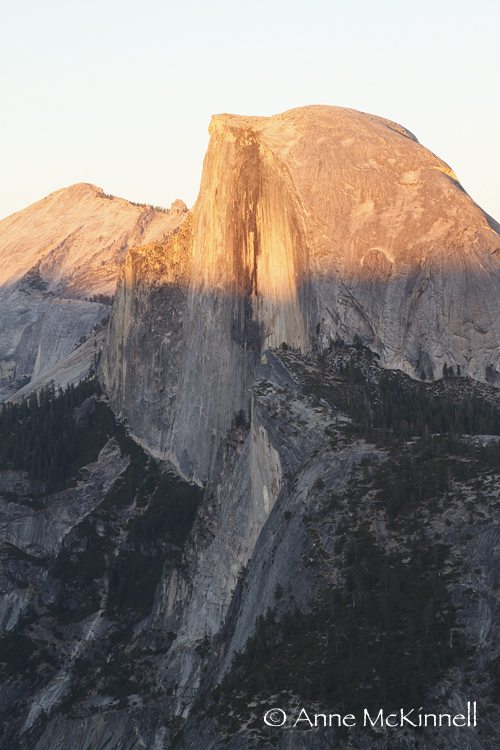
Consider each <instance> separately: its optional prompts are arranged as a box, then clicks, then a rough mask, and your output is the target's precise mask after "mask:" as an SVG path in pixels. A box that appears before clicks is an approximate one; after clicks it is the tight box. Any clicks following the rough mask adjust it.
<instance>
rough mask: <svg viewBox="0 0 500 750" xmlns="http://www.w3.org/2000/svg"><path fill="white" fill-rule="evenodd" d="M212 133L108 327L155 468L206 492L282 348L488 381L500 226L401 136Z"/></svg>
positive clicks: (356, 130)
mask: <svg viewBox="0 0 500 750" xmlns="http://www.w3.org/2000/svg"><path fill="white" fill-rule="evenodd" d="M210 133H211V139H210V144H209V148H208V153H207V155H206V158H205V163H204V169H203V176H202V182H201V188H200V194H199V198H198V200H197V202H196V205H195V207H194V208H193V210H192V212H191V214H190V217H189V222H187V223H186V224H185V227H184V231H183V234H182V239H179V238H178V237H176V238H175V239H173V240H171V241H170V242H167V243H166V244H165V245H164V246H163V248H162V247H156V249H154V250H151V251H148V250H147V249H145V250H143V251H141V252H137V251H136V252H134V253H133V254H131V255H129V257H128V258H127V261H126V264H125V269H124V271H123V272H122V276H121V281H120V284H119V289H118V300H117V304H116V305H115V308H114V311H113V316H112V323H111V327H110V334H109V340H108V347H107V351H106V356H105V360H104V366H103V376H104V380H105V382H106V384H107V389H108V392H109V394H110V396H111V399H112V403H113V405H114V407H115V408H116V410H117V412H118V413H120V414H121V415H122V416H124V417H126V418H127V420H128V423H129V425H130V428H131V430H132V432H133V434H134V435H135V436H136V437H137V438H138V439H139V440H140V441H141V442H143V443H144V445H146V446H147V448H148V449H149V450H150V451H152V452H153V453H155V454H156V455H159V456H163V457H166V458H168V459H170V460H172V461H173V463H174V464H175V465H176V466H177V467H178V468H179V470H180V471H181V472H182V473H183V474H184V475H185V476H187V477H191V478H192V477H194V478H195V479H197V480H199V481H204V480H205V479H206V478H207V477H208V476H209V473H210V468H211V467H212V466H213V462H214V460H215V454H216V451H217V446H218V443H219V440H220V438H221V436H223V435H225V434H226V432H227V431H228V429H229V428H230V426H231V422H232V419H233V417H234V414H235V413H236V412H238V411H239V410H240V409H244V410H248V408H249V400H250V396H249V386H250V384H251V382H252V379H253V374H252V373H253V371H254V368H255V365H256V363H257V362H258V359H259V354H260V351H261V350H262V349H263V348H267V347H277V346H279V345H280V344H281V343H282V342H286V343H287V344H288V345H289V346H291V347H296V348H299V349H301V350H303V351H308V350H310V349H312V348H318V349H319V350H325V349H327V348H328V346H329V345H330V343H331V342H332V340H334V339H335V338H336V337H338V336H339V337H341V338H343V339H346V340H352V339H353V338H354V336H355V335H359V336H360V337H361V338H362V340H363V341H364V342H365V343H366V344H368V345H369V346H370V348H371V349H372V350H373V351H375V352H377V353H378V354H379V355H380V357H381V360H382V362H383V364H384V365H385V366H387V367H397V368H399V369H402V370H403V371H406V372H408V373H410V374H412V375H413V376H417V377H421V378H426V379H433V378H437V377H441V374H442V371H443V366H444V365H445V364H446V365H447V367H448V366H453V367H454V368H455V369H456V367H457V366H459V367H460V368H461V372H462V374H465V373H467V374H469V375H471V376H473V377H475V378H478V379H485V377H486V376H487V377H488V378H490V379H495V378H496V377H497V370H498V369H500V347H499V343H500V301H499V300H500V295H499V291H500V236H499V234H498V233H497V231H496V229H498V225H496V224H495V222H494V221H493V220H492V219H490V218H489V217H488V216H487V215H486V214H484V213H483V212H482V211H481V209H480V208H479V207H478V206H477V205H476V204H475V203H474V202H473V201H472V200H471V198H470V197H469V196H468V195H467V194H466V193H465V191H464V190H463V188H462V187H461V185H460V183H459V182H458V180H457V178H456V177H455V175H454V173H453V172H452V170H451V169H450V168H449V167H448V165H446V164H445V163H444V162H442V161H441V160H440V159H438V158H437V157H436V156H434V155H433V154H432V153H430V152H429V151H428V150H426V149H425V148H424V147H423V146H421V145H420V144H419V143H418V141H417V140H416V139H415V137H414V136H413V135H412V134H411V133H410V132H408V131H407V130H405V129H404V128H402V127H401V126H399V125H396V124H395V123H392V122H389V121H387V120H384V119H381V118H377V117H374V116H371V115H367V114H363V113H360V112H356V111H353V110H345V109H339V108H335V107H306V108H302V109H296V110H291V111H289V112H285V113H284V114H282V115H278V116H276V117H271V118H256V117H239V116H232V115H219V116H216V117H214V118H213V120H212V123H211V125H210ZM495 227H496V229H495ZM181 244H182V247H181ZM150 255H151V257H149V256H150ZM139 311H140V314H137V313H138V312H139ZM151 327H153V329H154V332H153V335H148V336H146V335H145V334H146V333H149V334H150V333H151ZM145 361H147V362H148V363H150V365H151V368H150V371H149V372H148V373H146V375H145V368H144V366H143V363H144V362H145ZM166 363H168V364H166ZM147 369H148V370H149V367H148V368H147ZM132 394H137V395H138V397H139V398H138V399H137V398H132Z"/></svg>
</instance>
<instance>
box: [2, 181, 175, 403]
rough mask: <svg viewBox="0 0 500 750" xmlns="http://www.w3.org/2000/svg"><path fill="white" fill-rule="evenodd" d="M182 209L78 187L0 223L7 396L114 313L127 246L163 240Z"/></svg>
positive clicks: (52, 365) (4, 388) (51, 365)
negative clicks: (108, 299)
mask: <svg viewBox="0 0 500 750" xmlns="http://www.w3.org/2000/svg"><path fill="white" fill-rule="evenodd" d="M184 212H185V206H183V205H182V204H176V205H175V206H174V207H173V209H172V210H171V211H168V212H164V211H160V210H157V209H154V208H152V207H150V206H138V205H134V204H132V203H129V202H128V201H125V200H122V199H120V198H115V197H113V196H107V195H105V194H104V193H103V191H102V190H100V189H99V188H96V187H94V186H93V185H87V184H78V185H73V186H72V187H69V188H65V189H63V190H59V191H57V192H55V193H52V194H51V195H49V196H47V197H46V198H44V199H43V200H41V201H39V202H38V203H35V204H33V205H32V206H30V207H28V208H26V209H25V210H23V211H20V212H18V213H16V214H13V215H12V216H9V217H8V218H6V219H4V220H3V221H0V396H1V397H2V398H5V397H8V396H10V395H12V394H13V393H14V392H15V391H16V390H17V389H19V388H20V387H23V386H26V384H27V383H29V382H30V381H31V380H32V379H38V378H40V377H42V376H43V374H44V373H45V372H47V371H48V370H53V369H54V368H57V365H58V363H59V362H61V361H62V360H63V359H64V358H65V357H66V356H67V355H68V354H70V352H71V351H72V350H73V349H74V348H75V347H76V346H77V345H78V343H79V342H80V340H81V339H83V338H85V337H87V336H88V335H89V333H90V332H91V331H92V329H93V327H94V326H95V325H96V324H98V323H99V322H100V321H101V320H102V319H103V318H104V317H105V316H107V315H108V314H109V304H108V305H106V304H102V302H103V301H104V302H106V299H104V300H103V297H104V298H106V297H111V296H112V295H113V294H114V290H115V285H116V279H117V276H118V270H119V266H120V263H121V260H122V258H123V256H124V255H125V253H126V251H127V249H128V248H129V247H131V246H133V245H135V244H138V243H142V242H144V241H149V240H153V239H157V238H160V239H161V238H163V237H164V236H166V235H167V234H168V233H169V232H170V231H171V230H172V228H173V227H175V226H177V224H178V223H179V221H180V220H181V219H182V217H183V215H184ZM96 295H101V297H97V299H98V300H99V301H98V302H96V301H95V299H96ZM56 379H57V378H56Z"/></svg>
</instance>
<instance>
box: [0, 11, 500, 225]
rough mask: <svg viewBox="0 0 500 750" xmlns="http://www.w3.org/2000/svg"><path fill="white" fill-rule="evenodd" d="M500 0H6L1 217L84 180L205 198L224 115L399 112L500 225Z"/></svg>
mask: <svg viewBox="0 0 500 750" xmlns="http://www.w3.org/2000/svg"><path fill="white" fill-rule="evenodd" d="M499 26H500V2H498V0H475V2H471V1H470V0H467V2H465V1H464V0H454V1H452V0H420V2H410V1H409V0H364V1H363V2H356V1H355V0H344V1H343V2H340V1H338V0H330V1H329V2H326V1H320V0H302V1H301V2H294V0H288V1H287V2H284V1H281V0H266V1H265V2H263V1H261V0H253V2H241V1H240V2H238V0H232V1H231V2H229V0H224V1H222V0H219V1H217V0H206V1H205V2H192V1H190V0H175V2H169V1H168V0H163V1H160V0H142V2H138V0H134V2H129V1H128V0H99V1H97V0H85V1H78V0H64V1H63V0H43V2H40V0H18V1H17V2H12V1H10V2H7V1H6V0H1V15H0V66H1V67H0V70H1V74H0V76H1V78H0V81H1V84H0V85H1V91H0V95H1V98H0V102H1V107H2V109H1V119H0V169H1V175H2V180H1V187H0V217H3V216H6V215H7V214H9V213H11V212H13V211H15V210H18V209H20V208H23V207H24V206H26V205H28V204H29V203H32V202H33V201H35V200H38V199H39V198H42V197H43V196H44V195H46V194H47V193H49V192H51V191H53V190H56V189H58V188H60V187H64V186H66V185H69V184H72V183H74V182H92V183H94V184H96V185H99V186H100V187H102V188H103V189H104V190H105V191H106V192H109V193H114V194H115V195H120V196H123V197H125V198H129V199H131V200H135V201H140V202H147V203H153V204H158V205H164V206H168V205H169V204H170V203H171V202H172V201H173V200H174V199H175V198H177V197H179V198H183V199H184V200H185V201H186V202H187V203H188V205H191V204H192V203H193V201H194V199H195V198H196V194H197V191H198V186H199V179H200V174H201V167H202V160H203V155H204V152H205V149H206V145H207V141H208V135H207V127H208V123H209V119H210V115H211V114H212V113H215V112H236V113H240V114H253V115H267V114H273V113H277V112H281V111H283V110H285V109H289V108H291V107H296V106H300V105H304V104H335V105H340V106H346V107H354V108H356V109H361V110H364V111H366V112H371V113H374V114H379V115H383V116H385V117H389V118H391V119H393V120H396V121H398V122H400V123H402V124H404V125H405V126H406V127H408V128H409V129H410V130H411V131H413V132H414V133H415V135H416V136H417V137H418V139H419V140H420V141H421V143H423V144H424V145H426V146H427V147H429V148H430V149H431V150H432V151H434V152H435V153H436V154H438V155H439V156H440V157H441V158H443V159H444V160H445V161H447V162H448V163H449V164H450V165H451V166H452V167H453V169H454V170H455V172H456V173H457V175H458V177H459V179H460V180H461V182H462V184H463V185H464V187H465V189H466V190H467V191H468V192H469V193H470V194H471V195H472V197H473V198H474V199H475V200H476V201H477V202H478V203H479V204H480V205H481V206H482V207H483V208H484V209H485V210H486V211H488V212H489V213H490V214H492V215H493V216H495V217H496V218H497V219H499V220H500V183H499V179H500V139H499V135H498V133H499V130H500V97H499V86H498V83H499V71H500V58H499V53H498V30H499Z"/></svg>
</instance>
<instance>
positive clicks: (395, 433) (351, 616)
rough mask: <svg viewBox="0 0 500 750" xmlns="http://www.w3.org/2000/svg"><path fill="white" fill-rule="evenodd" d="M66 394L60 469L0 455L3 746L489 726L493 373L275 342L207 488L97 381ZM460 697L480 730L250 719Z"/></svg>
mask: <svg viewBox="0 0 500 750" xmlns="http://www.w3.org/2000/svg"><path fill="white" fill-rule="evenodd" d="M89 389H90V395H88V393H89ZM60 398H61V397H59V400H60ZM65 398H66V399H69V400H68V404H69V405H70V411H71V413H73V415H74V417H73V419H74V420H75V424H76V426H77V427H76V429H77V431H78V435H79V440H78V443H77V444H78V451H77V454H76V456H75V457H73V459H72V463H71V464H70V465H69V466H68V470H67V471H66V473H65V476H66V479H65V481H64V483H63V485H58V486H54V484H53V480H51V478H50V477H49V478H48V479H47V478H46V477H43V476H42V477H41V478H40V477H38V476H37V474H36V471H35V473H33V470H30V471H28V472H26V470H25V469H24V470H23V467H22V464H20V463H19V459H18V463H17V464H16V463H15V462H14V464H12V465H11V466H10V468H7V467H6V466H5V464H3V466H4V468H3V470H2V471H1V472H0V481H1V482H2V486H1V492H0V494H1V496H2V503H1V507H0V539H1V540H2V550H1V551H2V558H3V566H2V570H3V577H2V580H1V586H2V609H1V612H2V626H3V628H4V635H3V637H2V638H0V662H1V664H2V670H3V675H4V678H3V680H2V685H1V697H2V701H1V703H2V709H1V711H2V714H3V721H2V723H1V726H2V731H3V735H2V736H1V738H0V746H1V747H5V748H9V749H10V748H14V747H16V748H19V750H35V749H36V750H55V749H56V748H60V749H61V750H69V748H73V747H81V748H85V749H86V750H87V749H88V750H132V749H133V748H138V747H143V748H146V749H147V750H170V749H171V748H172V749H173V748H182V749H183V750H184V749H185V750H202V749H203V750H209V749H210V748H216V747H221V746H224V747H230V748H233V749H234V750H247V748H264V747H269V748H271V747H276V748H283V750H284V749H285V748H294V750H314V749H315V748H326V747H339V748H348V747H349V748H359V750H367V749H368V748H371V749H372V750H388V748H392V747H398V748H401V750H415V749H416V748H419V750H424V749H425V750H430V748H436V747H441V748H445V749H446V750H452V749H453V750H456V748H464V750H465V748H474V750H493V748H495V747H496V746H497V740H498V737H499V736H500V734H499V732H500V715H499V712H498V705H497V695H498V662H499V658H500V654H499V653H498V643H497V642H496V640H495V634H496V632H497V630H498V575H499V572H500V565H499V555H498V551H499V546H498V541H499V535H498V510H499V503H500V496H499V489H498V488H499V486H500V485H499V477H500V473H499V472H500V411H499V408H498V403H497V394H496V390H495V389H494V388H493V387H492V386H482V385H480V384H477V383H474V381H472V380H470V379H468V378H457V377H452V378H448V379H447V380H446V381H442V382H439V383H435V384H420V383H415V382H414V381H411V379H410V378H408V377H407V376H404V375H403V374H401V373H397V372H391V371H387V370H383V369H381V368H380V365H379V364H378V363H377V360H376V359H375V358H374V357H373V355H371V354H370V353H369V352H368V351H367V350H365V349H363V348H362V347H359V346H358V347H352V346H347V345H344V344H341V343H340V342H339V343H338V344H337V345H336V346H335V347H334V348H333V349H332V351H331V352H330V353H328V354H327V355H324V356H321V357H320V356H318V355H316V354H311V355H301V354H299V353H297V352H289V351H278V352H274V353H273V352H270V351H267V352H266V353H265V355H264V361H263V363H262V364H261V365H260V366H259V368H258V371H257V373H256V380H255V384H254V386H253V388H252V417H251V422H250V423H248V422H245V421H244V420H243V419H239V420H237V422H236V423H235V424H234V426H233V428H232V429H231V431H230V432H229V434H228V436H227V437H226V439H225V440H224V441H223V443H222V444H221V446H220V449H219V452H218V456H217V460H216V462H215V468H214V472H213V475H212V479H211V481H210V483H209V484H208V485H207V487H206V489H205V491H204V492H202V491H201V490H199V489H198V488H196V487H195V486H193V485H188V484H187V483H185V482H183V481H181V480H179V479H177V478H175V477H174V476H172V474H170V473H169V472H168V471H167V470H166V468H165V467H164V466H162V464H161V463H158V464H157V463H155V462H154V461H152V460H151V458H148V457H147V456H146V455H145V454H144V453H143V452H142V450H140V449H138V448H137V446H134V443H133V441H131V440H130V439H129V438H127V436H126V435H125V434H124V431H123V428H122V427H120V426H119V425H117V424H116V423H115V422H114V420H113V417H112V414H111V413H110V411H109V409H108V407H107V406H106V404H105V402H104V401H103V400H102V397H101V396H99V394H98V392H97V393H96V392H95V386H94V387H92V385H91V384H89V385H86V386H80V388H79V389H78V390H77V391H76V392H75V393H74V394H73V395H72V396H70V394H68V396H65ZM59 400H57V402H58V403H59ZM51 403H52V402H51V401H50V399H49V400H48V401H46V403H45V406H44V407H42V408H43V409H45V410H46V409H49V413H50V412H52V414H54V415H57V414H59V417H57V418H58V419H63V415H64V414H65V413H66V412H65V409H64V408H62V409H61V408H59V407H58V408H54V407H51V406H50V404H51ZM16 408H21V407H16ZM32 408H33V407H32ZM32 418H34V415H33V416H32ZM54 418H56V417H54ZM49 421H50V418H49ZM63 421H64V420H63ZM42 422H43V423H44V424H45V423H46V419H42ZM16 423H17V422H16ZM1 427H2V429H4V427H5V425H2V426H1ZM66 429H68V428H66ZM72 435H73V433H72V432H71V431H70V436H72ZM69 442H71V441H69ZM4 460H5V459H4ZM29 465H31V464H29ZM74 471H79V475H78V481H77V483H76V485H75V484H74V478H73V477H74V474H73V473H72V472H74ZM464 520H465V521H466V522H465V523H464ZM469 699H472V700H477V701H478V704H479V713H480V723H479V726H478V728H477V729H475V730H474V731H471V730H469V729H467V728H465V729H461V730H456V729H455V730H451V731H448V730H447V729H444V730H440V731H439V730H434V729H428V730H425V731H423V732H419V733H415V732H414V731H410V730H408V731H394V732H393V733H392V734H390V735H388V734H387V733H386V734H384V733H376V732H375V733H370V732H367V731H364V730H363V729H361V730H360V729H355V730H351V731H349V732H346V731H345V730H343V731H342V732H338V731H336V730H335V729H333V730H331V729H328V730H326V731H323V730H321V729H320V730H313V731H303V730H301V729H293V727H292V726H291V723H292V721H291V720H290V721H289V722H287V724H286V726H285V727H284V728H282V729H272V728H269V727H266V726H265V724H264V721H263V716H264V713H265V711H266V710H267V709H269V708H271V707H273V706H282V707H283V708H284V709H285V710H286V711H287V712H288V714H289V716H290V719H293V717H294V716H295V715H296V713H297V707H299V706H306V708H307V710H308V711H309V712H310V713H311V714H313V713H315V712H321V711H322V710H323V711H324V710H325V709H327V710H331V711H334V710H340V711H344V712H354V713H357V714H359V712H360V710H361V708H362V707H365V704H366V706H367V707H368V708H373V709H374V708H376V707H377V706H378V705H379V704H382V705H383V706H384V707H386V709H387V710H397V709H398V708H399V707H400V706H403V707H408V708H410V707H411V706H413V705H415V706H417V707H418V706H420V705H423V706H426V707H428V708H429V710H431V709H432V708H434V707H436V706H439V707H440V708H441V710H442V711H443V712H444V711H446V710H449V711H451V712H453V713H458V712H460V711H461V709H462V707H463V706H464V705H465V703H466V701H467V700H469ZM7 716H8V720H7Z"/></svg>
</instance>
